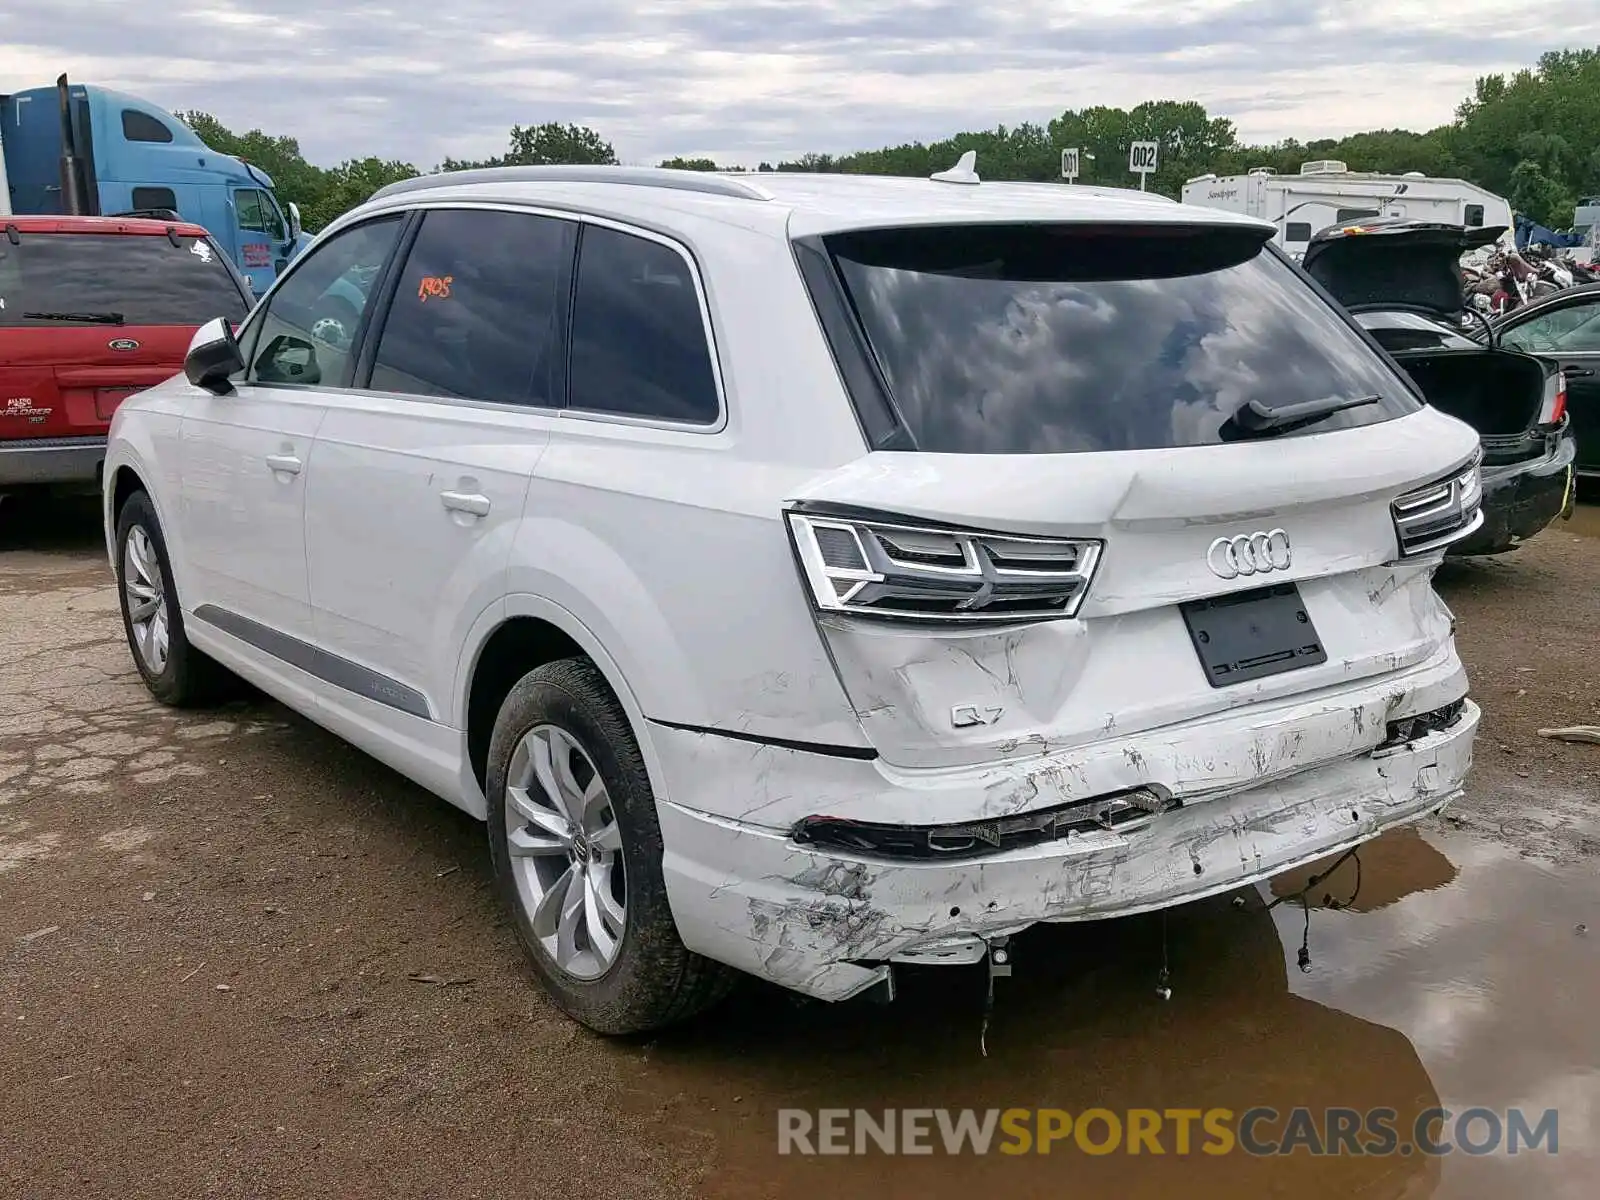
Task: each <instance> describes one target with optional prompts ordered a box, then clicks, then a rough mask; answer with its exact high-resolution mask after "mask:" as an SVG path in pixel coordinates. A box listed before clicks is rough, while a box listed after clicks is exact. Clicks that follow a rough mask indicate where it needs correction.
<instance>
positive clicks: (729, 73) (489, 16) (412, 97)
mask: <svg viewBox="0 0 1600 1200" xmlns="http://www.w3.org/2000/svg"><path fill="white" fill-rule="evenodd" d="M1124 10H1125V11H1121V12H1119V11H1117V10H1116V9H1113V8H1110V7H1108V6H1106V5H1104V4H1102V3H1100V2H1099V0H1010V2H1008V3H1005V4H989V5H982V4H976V3H973V2H972V0H541V2H540V3H539V4H536V5H522V4H516V3H512V2H511V0H450V2H449V3H446V4H439V3H436V2H432V0H430V2H426V3H425V2H423V0H389V2H388V3H384V4H365V5H359V4H358V5H355V6H352V7H348V8H344V9H341V10H336V11H330V10H329V9H328V8H326V7H325V6H323V5H321V4H314V3H311V2H310V0H206V2H204V3H201V4H196V5H191V6H188V7H185V8H179V9H178V10H177V11H175V12H173V13H172V14H171V15H170V18H169V19H164V20H162V21H160V22H156V23H152V22H150V21H149V20H148V14H147V13H145V12H143V11H142V10H140V9H138V8H137V6H133V7H130V6H128V5H126V4H124V3H121V2H120V0H54V2H53V3H51V4H49V5H46V6H38V7H34V8H32V9H27V8H25V9H22V10H20V11H18V12H16V13H13V14H11V15H8V17H7V19H6V25H7V29H6V42H5V44H4V45H0V86H3V87H5V88H6V89H7V90H18V89H21V88H24V87H29V86H36V85H39V84H43V83H47V82H48V81H50V80H52V79H54V78H55V77H56V75H57V74H59V73H60V72H61V71H63V70H66V71H69V72H71V73H72V76H73V77H74V78H75V79H77V80H79V81H83V82H93V83H102V84H106V85H108V86H112V87H118V88H122V89H124V90H127V91H132V92H135V93H137V94H139V95H143V96H147V97H148V98H150V99H152V100H154V101H156V102H157V103H161V104H164V105H166V106H168V107H170V108H201V109H205V110H207V111H209V112H211V113H213V114H214V115H216V116H217V117H218V118H219V119H221V120H222V121H223V122H224V123H226V124H228V125H230V126H232V127H236V128H249V127H253V126H259V127H261V128H264V129H266V130H268V131H269V132H273V133H287V134H292V135H293V136H295V137H297V138H299V139H300V143H301V146H302V148H303V149H304V150H305V152H306V153H307V155H308V156H309V157H311V158H312V159H313V160H314V161H318V162H323V163H332V162H336V161H338V160H339V159H341V158H345V157H350V156H354V155H358V154H368V153H377V154H380V155H383V156H384V157H394V158H404V159H408V160H410V161H413V162H415V163H417V164H419V165H421V166H431V165H432V164H434V163H436V162H438V161H439V160H440V159H441V158H443V157H444V156H445V155H447V154H453V155H457V156H464V155H467V156H475V155H484V154H489V153H496V152H498V151H500V150H501V149H502V148H503V146H504V142H505V136H506V131H507V129H508V128H509V127H510V126H511V125H512V124H513V123H515V122H523V123H529V122H537V121H544V120H559V121H578V122H581V123H584V124H589V125H592V126H594V127H595V128H596V129H598V130H599V131H600V132H601V133H602V134H603V135H604V136H605V137H607V138H608V139H609V140H611V141H612V142H613V143H614V144H615V145H616V147H617V151H618V153H619V154H620V155H621V156H622V157H623V158H624V159H626V160H630V161H639V162H648V161H654V160H655V159H658V158H660V157H663V156H666V155H670V154H708V155H711V156H713V157H716V158H718V159H721V160H723V161H737V162H744V163H751V164H753V163H754V162H755V161H757V160H759V159H768V160H772V159H777V158H781V157H792V156H795V155H797V154H799V153H801V152H803V151H806V150H827V151H834V152H840V151H847V150H851V149H862V148H869V147H875V146H882V145H886V144H890V143H894V142H899V141H905V140H909V139H913V138H920V139H931V138H938V137H942V136H945V135H948V134H950V133H953V132H956V131H957V130H960V129H964V128H975V127H977V128H981V127H986V126H992V125H994V124H995V123H997V122H1006V123H1008V124H1011V123H1016V122H1019V121H1024V120H1034V121H1045V120H1048V119H1049V118H1050V117H1051V116H1054V115H1055V114H1057V113H1059V112H1060V111H1061V110H1062V109H1065V108H1082V107H1085V106H1088V105H1092V104H1110V105H1120V106H1128V105H1132V104H1136V103H1138V102H1139V101H1141V100H1146V99H1155V98H1175V99H1191V98H1193V99H1198V100H1200V101H1201V102H1203V103H1205V104H1206V105H1207V106H1208V107H1209V108H1210V109H1211V110H1212V112H1213V113H1214V114H1216V115H1222V116H1228V117H1231V118H1233V119H1234V121H1235V122H1236V124H1237V125H1238V128H1239V131H1240V134H1241V136H1242V137H1243V138H1245V139H1247V140H1254V141H1265V140H1274V139H1277V138H1281V137H1286V136H1294V137H1299V138H1302V139H1305V138H1310V137H1316V136H1322V135H1337V134H1340V133H1345V132H1351V131H1354V130H1357V129H1364V128H1373V127H1380V126H1388V127H1393V126H1404V127H1410V128H1427V127H1429V126H1432V125H1436V124H1440V123H1443V122H1445V121H1448V120H1449V119H1450V117H1451V114H1452V112H1453V110H1454V108H1455V106H1456V104H1458V103H1459V102H1460V101H1461V100H1462V99H1463V98H1464V97H1465V96H1467V95H1468V94H1469V93H1470V91H1471V89H1472V85H1473V81H1474V80H1475V78H1476V77H1477V76H1479V75H1482V74H1485V73H1488V72H1491V71H1509V70H1516V69H1518V68H1520V67H1522V66H1527V65H1531V62H1532V60H1533V59H1534V58H1535V57H1536V56H1537V55H1538V54H1539V53H1540V52H1542V51H1543V50H1545V49H1552V48H1557V47H1560V46H1566V45H1590V46H1592V45H1596V44H1600V6H1597V5H1596V4H1594V2H1593V0H1546V2H1544V3H1541V4H1537V5H1529V4H1526V3H1524V2H1523V0H1389V2H1388V3H1386V4H1383V5H1377V6H1375V5H1372V4H1371V3H1370V2H1369V0H1141V3H1139V4H1138V5H1127V6H1124Z"/></svg>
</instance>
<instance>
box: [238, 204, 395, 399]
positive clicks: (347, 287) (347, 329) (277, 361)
mask: <svg viewBox="0 0 1600 1200" xmlns="http://www.w3.org/2000/svg"><path fill="white" fill-rule="evenodd" d="M399 232H400V218H399V217H398V216H392V217H380V218H379V219H377V220H374V221H368V222H366V223H365V224H363V225H357V226H355V227H354V228H351V229H346V230H345V231H344V232H342V233H340V234H337V235H336V236H334V237H333V238H331V239H329V240H328V241H327V242H325V243H323V244H322V245H321V246H318V247H317V248H316V250H314V251H312V252H311V254H310V255H309V257H307V258H306V260H305V261H304V262H302V263H300V264H298V265H297V266H296V268H295V270H294V271H293V273H292V274H290V275H289V277H288V278H287V279H285V280H284V281H283V284H282V286H280V287H279V288H278V290H277V291H275V292H274V293H273V294H272V296H271V298H270V299H269V300H268V301H267V305H266V309H265V311H263V312H262V313H261V314H260V316H259V317H258V318H257V319H256V321H255V326H256V332H255V335H254V338H253V342H254V345H253V346H252V347H251V350H250V367H249V370H248V372H247V374H246V376H245V378H246V380H247V381H248V382H251V383H279V384H302V385H304V386H307V387H312V386H315V385H317V384H321V385H323V386H325V387H346V386H348V385H349V379H350V355H351V351H352V348H353V346H354V343H355V335H356V329H357V327H358V326H359V325H360V323H361V314H362V313H363V312H365V311H366V307H367V303H368V301H369V300H370V299H371V296H372V289H373V288H374V287H375V286H376V285H377V281H378V276H379V275H380V274H381V273H382V271H383V264H384V263H385V262H386V261H387V260H388V257H389V253H390V251H391V250H392V249H393V248H394V243H395V238H396V237H397V236H398V234H399Z"/></svg>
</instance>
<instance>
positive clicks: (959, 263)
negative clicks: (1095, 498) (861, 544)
mask: <svg viewBox="0 0 1600 1200" xmlns="http://www.w3.org/2000/svg"><path fill="white" fill-rule="evenodd" d="M1261 236H1262V235H1261V233H1260V232H1257V231H1253V230H1250V229H1230V228H1216V227H1212V228H1207V227H1203V226H1187V227H1185V226H1174V227H1170V228H1159V227H1136V228H1129V227H1126V226H1124V227H1120V228H1119V227H1115V226H1104V227H1089V226H1082V225H1010V226H1006V225H991V226H953V227H925V228H915V229H890V230H871V231H864V232H853V233H848V234H836V235H833V236H831V237H828V238H826V239H824V243H825V245H826V247H827V249H828V250H829V251H831V253H832V255H833V259H834V262H835V263H836V265H837V267H838V269H839V272H840V275H841V277H842V279H843V281H844V284H845V289H846V291H847V293H848V297H849V300H850V301H851V303H852V304H853V305H854V308H855V311H856V313H857V315H858V317H859V320H860V324H861V327H862V329H863V331H864V332H865V334H866V340H867V342H868V344H869V345H870V347H871V351H872V354H873V355H874V356H875V358H876V360H877V363H878V365H879V367H880V368H881V370H882V374H883V377H884V380H885V382H886V383H887V385H888V391H889V396H890V399H891V401H892V403H893V405H894V407H895V409H896V410H897V413H898V417H899V420H900V422H901V423H902V424H903V426H904V427H905V430H906V432H907V434H908V435H909V443H907V444H909V445H910V446H911V447H913V448H915V449H918V450H927V451H938V452H951V453H969V454H972V453H977V454H1061V453H1072V452H1084V451H1103V450H1152V449H1162V448H1169V447H1179V446H1202V445H1208V444H1212V443H1216V442H1220V441H1224V440H1226V438H1225V436H1224V425H1225V424H1226V423H1227V422H1228V419H1229V418H1230V417H1231V416H1232V415H1233V414H1234V412H1236V411H1237V410H1238V409H1239V408H1240V407H1241V406H1242V405H1244V404H1245V403H1246V402H1248V401H1250V400H1261V401H1263V402H1265V403H1268V404H1270V405H1272V406H1273V407H1281V406H1285V405H1289V404H1295V403H1298V402H1301V401H1315V400H1325V399H1329V398H1339V399H1350V398H1357V397H1365V396H1373V395H1376V396H1380V397H1382V399H1381V400H1380V401H1379V402H1378V403H1376V404H1372V405H1368V406H1365V407H1361V408H1352V409H1347V410H1345V411H1343V412H1339V413H1336V414H1334V415H1331V416H1328V417H1327V418H1325V419H1324V420H1322V421H1320V422H1317V423H1316V424H1314V425H1311V426H1307V427H1303V429H1302V432H1305V433H1322V432H1327V431H1329V430H1332V429H1340V428H1348V427H1351V426H1356V425H1366V424H1371V423H1373V422H1376V421H1382V420H1386V419H1388V418H1391V417H1395V416H1399V415H1401V414H1403V413H1407V412H1411V411H1414V410H1415V409H1416V408H1417V407H1418V400H1417V398H1416V396H1415V394H1414V393H1413V392H1412V390H1411V389H1410V386H1409V385H1408V384H1407V383H1406V382H1405V381H1404V380H1403V379H1402V378H1401V377H1400V376H1399V374H1398V373H1397V372H1396V371H1395V370H1394V369H1393V368H1392V367H1391V366H1390V365H1389V364H1388V362H1387V360H1386V359H1385V358H1384V357H1383V356H1382V355H1381V354H1379V353H1378V352H1377V351H1375V350H1374V349H1373V348H1372V346H1371V344H1370V343H1369V342H1367V341H1366V340H1365V339H1364V338H1363V337H1362V336H1361V335H1360V334H1359V333H1358V332H1357V331H1356V330H1355V329H1354V328H1353V327H1352V326H1351V324H1350V323H1349V321H1348V320H1347V319H1346V318H1345V317H1344V316H1343V314H1341V313H1340V312H1338V311H1336V310H1335V309H1334V308H1333V307H1332V306H1331V305H1329V304H1328V303H1327V302H1325V301H1324V300H1323V299H1322V298H1321V296H1319V295H1318V294H1317V293H1316V291H1315V290H1313V289H1312V288H1311V287H1309V286H1307V284H1306V282H1305V280H1304V278H1303V277H1302V276H1301V275H1300V274H1299V273H1298V272H1297V271H1296V270H1295V269H1294V267H1292V266H1291V265H1290V264H1289V263H1288V262H1287V261H1286V260H1285V259H1284V258H1283V256H1282V255H1281V254H1279V253H1277V252H1276V251H1275V250H1273V249H1271V248H1270V247H1269V246H1267V245H1264V244H1263V243H1262V240H1261ZM850 352H851V351H850V348H848V347H838V346H836V347H835V353H836V354H848V353H850ZM858 402H860V401H858ZM1280 436H1293V434H1284V435H1280Z"/></svg>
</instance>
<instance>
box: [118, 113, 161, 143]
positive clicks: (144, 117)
mask: <svg viewBox="0 0 1600 1200" xmlns="http://www.w3.org/2000/svg"><path fill="white" fill-rule="evenodd" d="M122 136H123V137H125V138H127V139H128V140H129V141H130V142H170V141H171V140H172V130H171V129H169V128H168V127H167V125H166V122H164V121H160V120H157V119H156V118H155V117H152V116H151V115H150V114H149V113H144V112H140V111H139V110H138V109H136V108H125V109H123V110H122Z"/></svg>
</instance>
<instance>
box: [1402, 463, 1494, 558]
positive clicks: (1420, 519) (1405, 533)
mask: <svg viewBox="0 0 1600 1200" xmlns="http://www.w3.org/2000/svg"><path fill="white" fill-rule="evenodd" d="M1482 464H1483V452H1482V451H1481V450H1480V451H1479V452H1478V453H1476V454H1474V455H1473V456H1472V460H1471V461H1470V462H1468V463H1467V465H1466V466H1465V467H1461V468H1457V469H1456V470H1455V471H1453V472H1452V473H1451V474H1450V475H1448V476H1446V477H1445V478H1444V479H1440V480H1438V481H1437V482H1435V483H1430V484H1428V485H1427V486H1426V487H1420V488H1416V489H1415V490H1413V491H1410V492H1407V493H1406V494H1405V495H1403V496H1399V497H1397V498H1396V499H1395V501H1394V502H1393V503H1392V504H1390V505H1389V510H1390V513H1391V514H1392V515H1393V517H1394V531H1395V537H1396V539H1397V540H1398V541H1399V543H1400V556H1401V557H1402V558H1409V557H1410V556H1412V555H1416V554H1428V553H1430V552H1432V551H1434V550H1438V549H1441V548H1442V547H1444V546H1448V545H1449V544H1450V543H1451V542H1456V541H1460V540H1461V539H1462V538H1464V537H1466V536H1467V535H1468V534H1469V533H1472V532H1473V531H1474V530H1475V529H1477V528H1478V526H1479V525H1480V524H1482V516H1481V513H1482V509H1483V475H1482Z"/></svg>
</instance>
